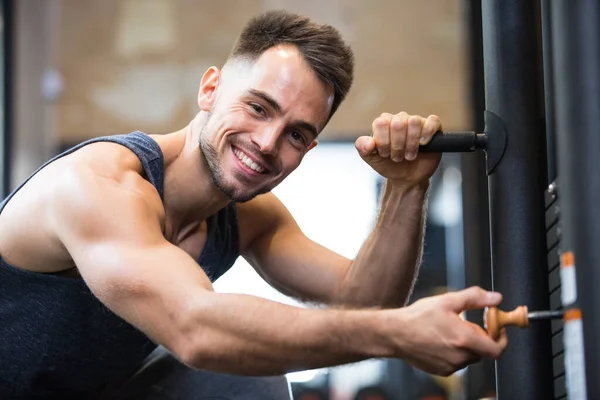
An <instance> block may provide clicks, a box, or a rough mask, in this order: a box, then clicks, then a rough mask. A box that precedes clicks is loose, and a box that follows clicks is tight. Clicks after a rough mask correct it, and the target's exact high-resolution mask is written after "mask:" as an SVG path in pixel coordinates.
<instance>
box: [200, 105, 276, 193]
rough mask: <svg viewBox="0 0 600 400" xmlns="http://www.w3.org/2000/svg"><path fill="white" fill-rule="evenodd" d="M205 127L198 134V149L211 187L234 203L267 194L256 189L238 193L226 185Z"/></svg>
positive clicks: (265, 190) (218, 159) (217, 156)
mask: <svg viewBox="0 0 600 400" xmlns="http://www.w3.org/2000/svg"><path fill="white" fill-rule="evenodd" d="M209 120H210V117H209ZM207 126H208V121H207V123H206V124H205V125H204V127H203V128H202V132H200V138H199V140H198V143H199V147H200V152H201V153H202V158H203V159H204V163H205V165H206V167H207V168H208V170H209V171H210V177H211V180H212V183H213V185H214V186H215V187H216V188H217V189H218V190H219V191H220V192H221V193H223V194H224V195H225V196H226V197H227V198H228V199H230V200H231V201H232V202H235V203H245V202H247V201H250V200H252V199H253V198H255V197H256V196H258V195H261V194H264V193H267V192H269V191H270V190H269V189H258V190H253V191H250V190H247V191H244V192H245V193H240V191H239V190H236V189H235V187H234V186H233V185H231V184H228V183H227V178H226V177H225V174H224V173H223V168H222V165H221V160H220V158H219V154H218V152H217V149H216V148H215V147H214V146H213V145H212V144H211V143H209V142H208V140H207V137H208V135H207V132H206V127H207Z"/></svg>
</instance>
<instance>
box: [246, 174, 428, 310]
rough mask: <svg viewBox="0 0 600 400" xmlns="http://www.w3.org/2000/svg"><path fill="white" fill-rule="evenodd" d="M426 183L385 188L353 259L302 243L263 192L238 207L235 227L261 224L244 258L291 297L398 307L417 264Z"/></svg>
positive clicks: (287, 217) (271, 198)
mask: <svg viewBox="0 0 600 400" xmlns="http://www.w3.org/2000/svg"><path fill="white" fill-rule="evenodd" d="M426 191H427V185H421V186H415V187H410V188H408V187H397V186H394V185H386V187H385V191H384V195H383V197H382V203H381V210H380V213H379V217H378V219H377V224H376V225H375V228H374V230H373V232H372V233H371V234H370V235H369V237H368V238H367V240H366V241H365V243H364V244H363V246H362V247H361V249H360V251H359V252H358V254H357V256H356V257H355V259H354V260H350V259H348V258H345V257H343V256H341V255H339V254H337V253H335V252H333V251H331V250H329V249H327V248H325V247H323V246H321V245H320V244H318V243H316V242H314V241H312V240H310V239H309V238H308V237H306V236H305V235H304V233H303V232H302V231H301V230H300V228H299V227H298V225H297V223H296V222H295V220H294V218H293V217H292V215H291V214H290V213H289V211H288V210H287V209H286V208H285V206H284V205H283V204H282V203H281V202H280V201H279V200H278V199H277V198H276V197H275V196H274V195H273V194H268V195H264V196H261V197H260V198H259V199H256V200H253V201H252V202H250V203H248V204H247V205H243V206H240V215H241V216H242V219H241V221H242V223H244V224H245V225H248V226H264V227H265V228H264V229H263V230H262V231H261V232H260V233H257V234H256V238H254V240H253V241H252V242H251V244H250V245H249V246H248V249H247V250H246V251H245V252H244V256H245V257H246V258H247V260H248V261H249V262H250V263H251V264H252V265H253V266H254V267H255V268H256V270H257V271H258V272H259V273H260V274H261V276H263V277H264V278H265V280H267V281H268V282H269V283H270V284H271V285H273V286H274V287H276V288H277V289H279V290H280V291H281V292H283V293H285V294H287V295H289V296H293V297H295V298H298V299H301V300H304V301H308V302H318V303H325V304H330V305H342V306H345V307H358V308H364V307H378V308H381V307H400V306H403V305H404V304H405V302H406V300H407V299H408V297H409V295H410V293H411V291H412V288H413V285H414V280H415V277H416V274H417V271H418V266H419V264H420V261H421V254H422V247H423V246H422V244H423V231H424V226H425V209H424V207H425V199H426Z"/></svg>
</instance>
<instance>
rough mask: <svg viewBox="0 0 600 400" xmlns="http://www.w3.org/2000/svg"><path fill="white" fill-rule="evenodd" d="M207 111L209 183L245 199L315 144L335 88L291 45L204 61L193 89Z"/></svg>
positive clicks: (266, 187) (203, 139) (203, 142)
mask: <svg viewBox="0 0 600 400" xmlns="http://www.w3.org/2000/svg"><path fill="white" fill-rule="evenodd" d="M198 99H199V100H198V101H199V105H200V108H201V109H202V110H203V111H206V112H207V113H208V114H209V118H208V120H207V122H206V124H205V126H204V128H203V130H202V132H201V134H200V139H199V140H200V148H201V151H202V153H203V155H204V158H205V160H206V163H207V165H208V167H209V169H210V171H211V175H212V179H213V182H214V184H215V185H216V186H217V187H218V188H219V189H220V190H221V191H222V192H223V193H224V194H225V195H227V196H228V197H229V198H230V199H231V200H233V201H235V202H245V201H248V200H251V199H252V198H254V197H255V196H257V195H259V194H262V193H266V192H269V191H271V190H272V189H273V188H274V187H276V186H277V185H278V184H279V183H280V182H281V181H282V180H283V179H285V178H286V177H287V176H288V175H289V174H290V173H292V172H293V171H294V170H295V169H296V168H297V167H298V165H300V162H301V161H302V158H303V157H304V155H305V154H306V153H307V152H308V151H309V150H310V149H311V148H313V147H314V146H315V145H316V144H317V141H316V138H317V135H318V133H319V132H321V130H322V129H323V127H324V126H325V124H326V122H327V119H328V116H329V114H330V111H331V105H332V101H333V89H332V88H330V87H327V85H325V84H324V83H323V82H322V81H321V80H320V79H319V78H318V77H317V75H316V74H315V73H314V72H313V71H312V70H311V69H310V67H309V66H308V64H307V63H306V62H305V61H304V59H303V58H302V55H301V54H300V53H299V52H298V51H297V50H296V49H295V48H294V47H291V46H277V47H273V48H270V49H269V50H267V51H265V52H264V53H263V54H262V55H261V56H260V57H259V58H258V59H257V60H256V61H255V62H253V63H250V62H248V61H243V60H238V61H234V62H233V64H232V65H228V66H227V67H226V68H225V69H224V71H223V73H221V72H220V71H218V70H216V69H209V70H208V71H207V72H206V73H205V75H204V77H203V80H202V85H201V88H200V94H199V97H198Z"/></svg>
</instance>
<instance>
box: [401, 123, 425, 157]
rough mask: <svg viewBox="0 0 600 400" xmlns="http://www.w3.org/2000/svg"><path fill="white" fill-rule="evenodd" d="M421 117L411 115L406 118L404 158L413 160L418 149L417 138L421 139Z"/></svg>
mask: <svg viewBox="0 0 600 400" xmlns="http://www.w3.org/2000/svg"><path fill="white" fill-rule="evenodd" d="M423 122H424V121H423V117H420V116H418V115H411V116H410V117H409V118H408V131H407V133H406V149H405V150H404V158H406V159H407V160H414V159H415V158H416V157H417V151H418V150H419V140H420V139H421V130H422V129H423Z"/></svg>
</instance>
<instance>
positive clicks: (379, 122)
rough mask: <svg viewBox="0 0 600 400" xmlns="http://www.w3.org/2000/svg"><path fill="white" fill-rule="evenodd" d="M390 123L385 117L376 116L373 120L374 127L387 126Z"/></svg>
mask: <svg viewBox="0 0 600 400" xmlns="http://www.w3.org/2000/svg"><path fill="white" fill-rule="evenodd" d="M387 125H388V121H387V120H386V119H385V118H381V117H379V118H375V120H374V121H373V128H374V129H375V128H385V127H386V126H387Z"/></svg>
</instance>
